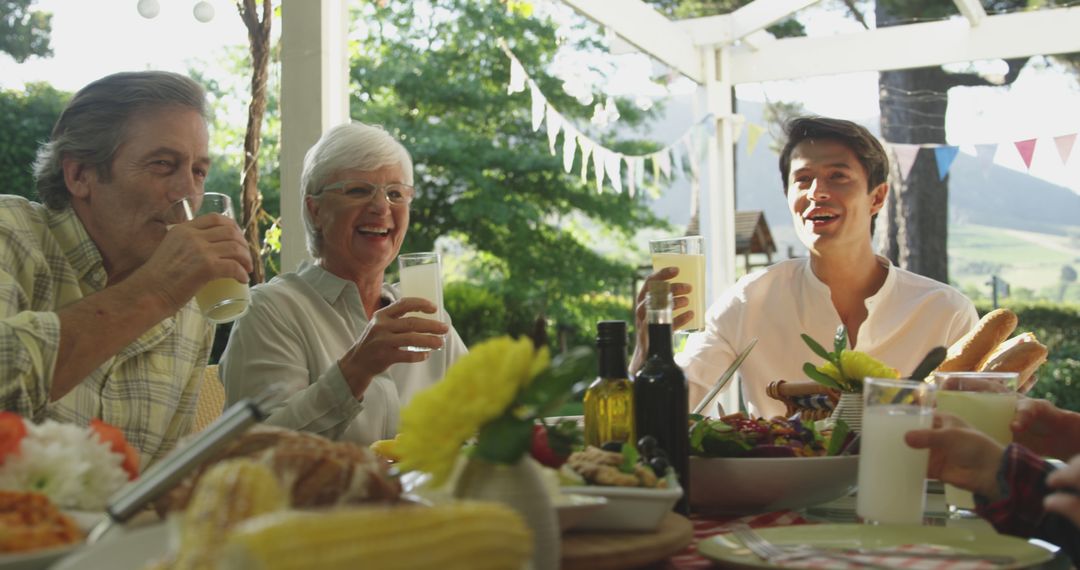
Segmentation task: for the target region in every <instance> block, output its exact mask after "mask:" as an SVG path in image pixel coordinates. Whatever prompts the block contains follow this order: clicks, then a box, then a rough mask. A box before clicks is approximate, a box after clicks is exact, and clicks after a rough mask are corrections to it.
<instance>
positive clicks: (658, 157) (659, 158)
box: [653, 148, 671, 184]
mask: <svg viewBox="0 0 1080 570" xmlns="http://www.w3.org/2000/svg"><path fill="white" fill-rule="evenodd" d="M653 160H655V161H656V166H657V167H659V168H660V172H662V173H663V174H664V178H667V179H668V180H671V153H670V152H668V149H666V148H665V149H664V150H662V151H660V152H658V153H656V154H654V155H653ZM659 183H660V180H659V178H658V179H657V184H659Z"/></svg>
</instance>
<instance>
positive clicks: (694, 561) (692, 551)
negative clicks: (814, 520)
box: [668, 511, 809, 570]
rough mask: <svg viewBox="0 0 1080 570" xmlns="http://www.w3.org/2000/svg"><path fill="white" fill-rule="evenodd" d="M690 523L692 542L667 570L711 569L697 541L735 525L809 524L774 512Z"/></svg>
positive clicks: (796, 515)
mask: <svg viewBox="0 0 1080 570" xmlns="http://www.w3.org/2000/svg"><path fill="white" fill-rule="evenodd" d="M690 521H691V522H693V523H694V540H693V542H691V543H690V546H687V547H686V548H685V549H683V551H682V552H679V553H678V554H676V555H675V556H672V557H671V558H670V559H669V560H668V568H671V569H677V570H683V569H692V568H712V567H713V562H711V561H710V560H708V559H707V558H705V557H704V556H701V555H700V554H698V552H697V543H698V541H700V540H704V539H706V538H709V537H710V536H716V535H718V534H723V533H725V532H729V531H730V530H731V528H732V527H733V526H734V525H737V524H748V525H750V526H751V527H753V528H763V527H770V526H788V525H795V524H807V523H808V522H809V521H807V520H806V519H805V518H803V516H802V515H800V514H799V513H797V512H795V511H776V512H773V513H765V514H760V515H749V516H744V517H727V518H720V517H703V516H699V515H693V516H691V517H690Z"/></svg>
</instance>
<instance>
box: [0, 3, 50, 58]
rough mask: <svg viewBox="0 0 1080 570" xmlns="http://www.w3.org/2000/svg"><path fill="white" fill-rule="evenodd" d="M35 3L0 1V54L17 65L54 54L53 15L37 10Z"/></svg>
mask: <svg viewBox="0 0 1080 570" xmlns="http://www.w3.org/2000/svg"><path fill="white" fill-rule="evenodd" d="M34 1H35V0H0V51H2V52H4V53H6V54H8V55H10V56H11V57H12V58H13V59H15V61H16V62H17V63H22V62H24V61H26V60H27V59H29V58H30V57H31V56H38V57H48V56H51V55H52V54H53V51H52V46H51V45H50V36H51V35H52V13H50V12H42V11H40V10H34V9H33V4H34Z"/></svg>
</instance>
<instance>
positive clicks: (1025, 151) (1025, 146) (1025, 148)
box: [1013, 139, 1038, 168]
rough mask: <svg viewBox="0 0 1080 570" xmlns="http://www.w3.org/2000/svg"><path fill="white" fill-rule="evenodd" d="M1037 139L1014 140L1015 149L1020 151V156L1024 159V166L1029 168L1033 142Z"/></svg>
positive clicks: (1033, 150)
mask: <svg viewBox="0 0 1080 570" xmlns="http://www.w3.org/2000/svg"><path fill="white" fill-rule="evenodd" d="M1037 141H1038V139H1027V140H1026V141H1016V142H1015V143H1013V144H1015V145H1016V150H1018V151H1020V158H1022V159H1024V166H1026V167H1028V168H1031V157H1032V156H1034V155H1035V143H1036V142H1037Z"/></svg>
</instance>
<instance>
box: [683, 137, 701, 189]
mask: <svg viewBox="0 0 1080 570" xmlns="http://www.w3.org/2000/svg"><path fill="white" fill-rule="evenodd" d="M684 141H685V143H686V155H685V157H686V161H687V162H689V163H690V176H693V179H694V180H697V179H698V159H697V155H698V153H697V147H696V146H695V145H696V144H697V142H696V141H695V140H694V137H693V136H689V137H685V138H684Z"/></svg>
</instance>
